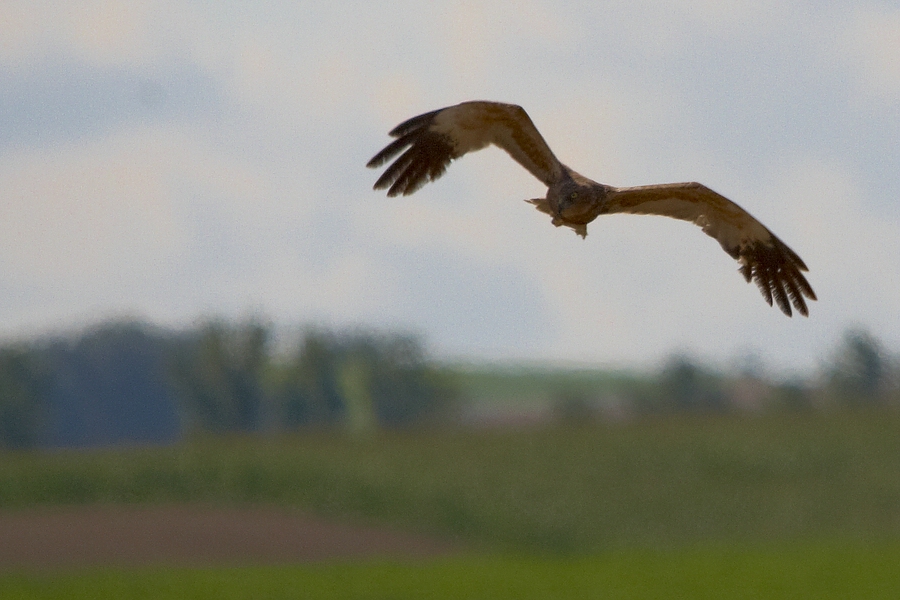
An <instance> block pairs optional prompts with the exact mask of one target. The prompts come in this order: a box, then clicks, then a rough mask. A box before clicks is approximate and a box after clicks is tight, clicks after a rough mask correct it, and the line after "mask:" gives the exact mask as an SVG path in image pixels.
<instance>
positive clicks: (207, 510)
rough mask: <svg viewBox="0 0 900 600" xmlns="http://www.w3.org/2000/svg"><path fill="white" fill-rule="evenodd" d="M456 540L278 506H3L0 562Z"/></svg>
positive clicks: (184, 558)
mask: <svg viewBox="0 0 900 600" xmlns="http://www.w3.org/2000/svg"><path fill="white" fill-rule="evenodd" d="M458 550H459V546H458V545H455V544H453V543H451V542H447V541H442V540H437V539H433V538H428V537H426V536H419V535H414V534H410V533H404V532H400V531H395V530H391V529H388V528H383V527H374V526H359V525H348V524H346V523H338V522H330V521H325V520H322V519H320V518H317V517H311V516H309V515H303V514H301V513H298V512H294V511H291V510H290V509H282V508H277V507H247V508H225V507H209V506H194V505H185V506H181V505H164V506H84V507H53V508H42V509H29V510H24V511H15V512H0V570H9V569H17V568H56V567H81V566H90V565H115V566H128V565H145V564H165V565H184V566H203V565H248V564H278V563H292V562H312V561H326V560H340V559H357V558H375V557H379V558H404V559H409V558H417V557H427V556H435V555H439V554H447V553H451V552H454V551H458Z"/></svg>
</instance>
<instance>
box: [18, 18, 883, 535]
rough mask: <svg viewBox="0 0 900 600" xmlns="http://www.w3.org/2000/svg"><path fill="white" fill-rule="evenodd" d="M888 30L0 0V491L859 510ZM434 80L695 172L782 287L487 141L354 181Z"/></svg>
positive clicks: (632, 175) (772, 517) (452, 505)
mask: <svg viewBox="0 0 900 600" xmlns="http://www.w3.org/2000/svg"><path fill="white" fill-rule="evenodd" d="M898 56H900V10H898V9H897V8H896V7H895V6H892V5H891V4H890V3H885V2H879V1H876V0H866V1H862V2H860V1H855V2H841V1H834V2H826V3H822V2H811V1H810V2H806V1H795V2H781V1H778V2H775V1H768V0H753V1H750V0H747V1H742V0H720V1H707V2H699V3H698V2H690V3H687V2H679V1H670V2H658V1H654V2H644V1H641V0H637V1H635V0H631V1H629V2H618V1H614V2H602V3H597V2H578V1H567V0H558V1H540V0H519V1H517V2H515V3H507V2H487V1H485V2H481V1H476V0H472V1H464V2H454V3H438V4H435V3H422V2H383V3H373V2H368V3H364V2H341V1H333V2H316V1H302V0H301V1H299V2H281V1H277V0H271V1H268V0H261V1H257V2H253V3H241V2H202V1H190V2H189V1H186V0H185V1H179V0H160V1H156V2H153V1H141V0H133V1H129V0H122V1H114V0H106V1H104V0H97V1H84V2H81V1H77V2H52V1H49V2H34V1H29V2H25V1H20V0H5V1H4V2H3V3H2V4H0V446H2V447H4V448H5V449H6V451H5V452H4V453H3V454H0V457H3V458H2V461H0V463H2V464H0V479H2V481H3V482H4V483H3V485H0V505H2V506H4V507H8V508H11V507H19V508H21V507H24V506H33V505H41V504H54V503H76V504H77V503H89V502H98V501H102V502H126V503H127V502H141V501H157V500H165V501H196V500H198V499H199V500H204V501H210V500H215V501H222V502H260V501H265V502H282V503H287V504H290V505H298V506H303V507H306V508H311V509H314V510H316V511H319V512H321V513H322V514H332V515H356V516H364V517H366V518H372V519H376V520H381V521H384V522H389V523H393V524H399V525H401V526H403V527H410V528H413V529H419V530H422V531H426V532H430V533H435V534H437V535H450V534H452V535H454V536H460V537H461V538H462V539H464V540H470V541H471V540H480V542H479V543H481V542H485V540H487V541H489V542H490V543H495V542H497V541H498V540H499V541H500V542H501V543H503V544H507V545H509V546H511V547H517V548H530V549H534V548H543V549H548V548H549V549H551V550H592V551H593V550H597V549H602V548H608V547H613V546H616V545H629V544H654V543H682V542H685V541H691V540H697V539H738V538H740V539H744V538H752V537H753V536H766V535H771V536H774V537H778V536H787V537H790V536H794V535H797V536H808V537H815V536H819V535H845V536H849V537H854V536H856V537H859V536H862V537H865V536H867V535H876V536H877V535H893V536H896V534H897V533H898V532H900V518H898V516H897V515H898V514H900V512H898V506H900V479H898V472H900V468H897V467H898V460H900V448H898V447H897V442H896V441H894V440H896V439H898V436H897V435H896V433H897V432H898V424H900V423H898V418H897V413H896V408H897V407H898V406H900V360H898V354H897V352H898V349H900V319H898V318H897V314H898V308H900V268H898V265H897V257H898V256H900V236H897V234H896V232H897V230H898V228H900V211H898V210H897V197H898V194H900V151H898V150H900V148H898V140H900V118H898V117H900V60H897V57H898ZM472 99H488V100H497V101H503V102H511V103H516V104H520V105H522V106H523V107H524V108H525V109H526V110H527V111H528V113H529V114H530V116H531V118H532V119H533V121H534V122H535V124H536V125H537V126H538V128H539V129H540V130H541V132H542V134H543V135H544V137H545V138H546V140H547V141H548V143H549V144H550V145H551V147H552V148H553V149H554V151H555V153H556V154H557V156H558V157H559V158H560V159H561V160H562V161H563V162H565V163H567V164H569V165H571V166H572V167H573V168H575V169H576V170H578V171H579V172H582V173H584V174H585V175H587V176H589V177H591V178H594V179H596V180H598V181H601V182H604V183H608V184H611V185H623V186H624V185H641V184H651V183H662V182H675V181H700V182H702V183H704V184H706V185H708V186H709V187H711V188H713V189H715V190H716V191H718V192H720V193H722V194H724V195H725V196H727V197H729V198H731V199H733V200H734V201H736V202H737V203H738V204H740V205H741V206H743V207H744V208H745V209H747V210H748V211H750V212H751V213H752V214H753V215H754V216H756V217H757V218H759V219H760V220H761V221H762V222H763V223H764V224H765V225H766V226H768V227H769V228H770V229H771V230H772V231H773V232H774V233H775V234H776V235H778V236H779V237H780V238H782V239H783V240H784V241H785V242H786V243H787V244H788V245H790V246H791V247H792V248H793V249H794V250H795V251H796V252H797V253H798V254H799V255H800V256H801V257H802V258H803V259H804V261H805V262H806V263H807V264H808V266H809V268H810V272H809V275H808V278H809V281H810V283H811V284H812V286H813V288H814V289H815V291H816V293H817V294H818V297H819V301H818V302H814V303H812V304H811V306H810V316H809V318H808V319H807V318H802V317H794V318H791V319H789V318H786V317H784V316H783V315H782V314H781V313H780V312H779V311H778V310H777V308H770V307H769V306H767V305H766V303H765V302H764V301H763V300H762V299H761V298H760V295H759V293H758V291H757V290H756V289H755V287H754V286H752V285H747V284H746V283H745V282H744V280H743V278H742V277H740V276H739V274H738V273H737V272H736V271H737V265H736V264H735V263H734V261H733V260H732V259H731V258H730V257H729V256H727V255H726V254H725V253H723V252H722V251H721V250H720V249H719V247H718V245H717V244H716V243H715V241H714V240H712V239H710V238H708V237H707V236H705V235H703V234H702V232H701V231H699V230H698V229H697V228H696V227H694V226H693V225H690V224H687V223H682V222H677V221H674V220H671V219H663V218H651V217H635V216H627V215H622V216H609V217H604V218H602V219H598V220H597V221H595V222H594V223H592V224H591V225H590V227H589V233H590V235H589V236H588V237H587V239H586V240H582V239H580V238H578V237H577V236H575V235H574V234H573V233H572V232H571V231H569V230H567V229H564V228H563V229H556V228H554V227H552V226H551V225H550V223H549V220H548V219H547V217H546V215H542V214H540V213H538V212H537V211H535V210H534V209H533V208H532V207H530V206H528V205H526V204H524V203H523V202H522V200H524V199H526V198H533V197H537V196H541V195H543V194H544V188H543V186H542V185H541V184H540V183H539V182H538V181H536V180H535V179H533V178H532V177H531V176H530V175H529V174H528V173H527V172H526V171H524V170H523V169H522V168H521V167H519V166H518V165H517V164H516V163H514V162H513V161H512V160H510V159H509V157H508V156H506V155H505V154H504V153H503V152H502V151H500V150H497V149H496V148H490V149H487V150H485V151H483V152H480V153H478V154H475V155H468V156H466V157H465V158H463V159H461V160H460V161H458V162H457V163H456V164H454V165H453V167H452V168H450V169H449V170H448V172H447V173H446V175H445V176H444V177H443V178H441V179H440V180H439V181H437V182H435V183H432V184H429V185H428V186H426V187H424V188H423V189H421V190H420V191H419V192H418V193H417V194H416V195H415V196H412V197H403V198H387V197H386V196H385V195H384V194H383V193H376V192H373V191H372V189H371V187H372V184H373V183H374V181H375V179H376V178H377V173H376V172H374V171H371V170H368V169H366V168H365V164H366V162H367V160H368V159H369V158H370V157H371V156H372V155H373V154H374V153H375V152H377V151H378V150H379V149H380V148H382V147H383V146H384V145H385V144H386V143H387V142H388V141H389V137H388V135H387V132H388V131H389V130H390V129H391V128H392V127H393V126H395V125H396V124H398V123H399V122H401V121H402V120H404V119H406V118H409V117H412V116H414V115H417V114H420V113H423V112H426V111H430V110H433V109H437V108H440V107H443V106H447V105H451V104H455V103H457V102H461V101H464V100H472ZM500 426H503V427H500ZM842 426H843V427H844V428H843V429H842V428H841V427H842ZM585 427H587V428H588V429H584V428H585ZM498 432H499V433H498ZM458 436H463V437H458ZM466 436H471V437H466ZM510 436H511V437H510ZM548 436H549V437H548ZM248 440H249V441H248ZM209 444H212V446H208V445H209ZM266 444H270V445H266ZM271 444H275V445H276V446H277V449H274V450H273V449H272V448H274V446H271ZM279 444H281V445H279ZM148 445H150V446H156V445H161V446H163V448H162V449H158V451H159V452H161V453H162V454H159V455H158V457H157V458H154V459H152V460H151V459H149V458H147V456H146V455H145V454H143V453H141V452H139V451H138V450H135V449H134V448H132V449H130V450H129V449H128V448H129V447H132V446H139V447H141V448H146V447H147V446H148ZM90 447H102V448H110V447H111V449H110V450H103V451H97V452H99V454H91V453H87V454H80V453H72V454H66V453H65V452H62V453H58V452H51V453H49V454H43V453H37V454H30V453H28V452H24V451H25V450H29V449H41V451H43V450H45V449H60V448H90ZM210 447H211V448H215V449H216V450H208V448H210ZM172 448H175V449H176V450H171V449H172ZM266 448H268V450H266ZM229 449H230V450H229ZM120 450H121V453H118V452H119V451H120ZM270 450H271V452H272V454H267V452H269V451H270ZM148 451H149V450H148ZM172 452H174V454H172ZM153 460H157V461H158V462H153ZM32 461H38V462H32ZM40 461H49V462H40ZM144 461H150V462H144ZM254 461H255V462H254ZM429 461H430V462H429ZM494 461H495V462H494ZM598 461H599V462H598ZM35 465H39V466H35ZM517 469H519V470H517ZM626 475H628V476H627V477H626ZM517 477H521V479H517ZM678 482H687V483H684V484H683V485H684V486H687V487H684V488H683V489H682V488H681V487H679V486H680V485H682V484H680V483H678ZM694 484H696V485H694ZM601 490H602V493H600V491H601ZM673 490H674V491H673ZM679 490H680V491H679ZM617 491H618V492H619V493H618V494H617V493H616V492H617ZM598 503H599V504H598ZM604 503H606V504H604ZM629 511H630V512H629ZM710 515H713V517H710ZM592 519H593V520H592ZM729 536H730V537H729Z"/></svg>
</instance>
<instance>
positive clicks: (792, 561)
mask: <svg viewBox="0 0 900 600" xmlns="http://www.w3.org/2000/svg"><path fill="white" fill-rule="evenodd" d="M898 564H900V544H897V543H894V544H892V545H889V546H888V545H881V546H876V547H872V546H861V545H851V546H846V545H844V546H834V545H830V544H794V545H778V546H776V547H774V548H772V547H769V548H765V549H760V548H749V549H741V550H736V549H731V548H715V547H714V548H699V549H691V550H682V551H679V552H652V551H620V552H613V553H608V554H605V555H602V556H592V557H578V558H569V559H563V558H543V559H541V558H535V557H531V558H525V557H519V558H514V557H496V556H486V557H464V558H456V559H442V560H438V561H429V562H423V563H420V564H397V563H393V564H391V563H377V562H376V563H371V562H367V563H359V564H352V563H351V564H326V565H312V566H287V567H243V568H229V569H225V568H220V569H165V568H146V569H116V570H112V569H105V570H97V569H95V570H90V571H83V572H76V573H58V574H52V575H47V574H42V575H36V574H16V575H6V576H0V597H2V598H4V599H5V600H25V599H32V598H33V599H48V600H49V599H60V600H62V599H65V600H105V599H110V600H113V599H116V600H126V599H131V598H135V599H151V598H154V599H155V598H186V599H196V600H205V599H234V600H237V599H248V600H250V599H253V600H256V599H259V598H268V599H278V598H285V599H286V598H307V599H310V600H353V599H363V598H365V599H385V600H387V599H393V600H404V599H409V600H414V599H415V600H419V599H423V598H424V599H429V600H439V599H447V600H451V599H452V600H457V599H460V598H496V599H506V598H508V599H510V600H512V599H519V600H530V599H534V600H538V599H541V600H543V599H554V598H558V599H560V600H564V599H565V600H567V599H579V598H620V599H628V598H645V599H649V598H692V599H703V598H709V599H721V598H730V599H740V598H765V599H771V600H777V599H781V598H797V599H806V598H816V599H817V600H829V599H846V598H884V599H891V600H893V599H894V598H897V594H898V591H900V569H898V568H897V565H898Z"/></svg>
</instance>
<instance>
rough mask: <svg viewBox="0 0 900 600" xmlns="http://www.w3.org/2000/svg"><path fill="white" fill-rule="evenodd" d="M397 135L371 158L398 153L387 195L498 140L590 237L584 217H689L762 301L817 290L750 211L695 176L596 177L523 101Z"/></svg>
mask: <svg viewBox="0 0 900 600" xmlns="http://www.w3.org/2000/svg"><path fill="white" fill-rule="evenodd" d="M390 134H391V136H393V137H395V138H397V139H396V140H394V141H393V142H392V143H391V144H389V145H388V146H387V147H385V148H384V149H383V150H382V151H381V152H379V153H378V154H376V155H375V156H374V157H373V158H372V160H370V161H369V163H368V165H367V166H369V167H373V168H374V167H379V166H381V165H383V164H384V163H386V162H388V161H390V160H391V159H393V158H394V157H396V156H397V155H399V157H398V158H396V160H394V162H393V163H392V164H391V165H390V166H389V167H388V168H387V169H386V170H385V171H384V173H382V175H381V177H380V178H379V179H378V181H377V182H376V183H375V189H383V188H388V195H389V196H397V195H401V194H402V195H408V194H412V193H413V192H415V191H416V190H417V189H419V188H420V187H421V186H422V185H424V184H425V183H427V182H428V181H434V180H435V179H437V178H438V177H440V176H441V175H442V174H443V173H444V171H445V170H446V169H447V166H448V165H449V164H450V162H451V161H452V160H454V159H456V158H459V157H460V156H462V155H464V154H466V153H468V152H474V151H476V150H480V149H482V148H485V147H487V146H488V145H491V144H493V145H496V146H498V147H500V148H502V149H503V150H505V151H506V152H507V153H509V155H510V156H511V157H512V158H513V159H514V160H515V161H516V162H518V163H519V164H521V165H522V166H523V167H525V168H526V169H527V170H528V171H529V172H530V173H531V174H532V175H534V176H535V177H537V178H538V179H539V180H540V181H542V182H543V183H544V184H545V185H546V186H547V195H546V196H545V197H544V198H536V199H533V200H528V202H530V203H531V204H533V205H535V207H536V208H537V209H538V210H540V211H541V212H544V213H547V214H548V215H550V217H551V219H552V222H553V224H554V225H556V226H557V227H559V226H563V225H565V226H566V227H570V228H571V229H573V230H574V231H575V233H577V234H578V235H580V236H582V237H585V236H587V224H588V223H590V222H591V221H593V220H594V219H596V218H597V217H598V216H600V215H603V214H611V213H632V214H653V215H662V216H667V217H672V218H675V219H681V220H684V221H691V222H693V223H695V224H696V225H698V226H700V227H701V228H702V229H703V231H704V232H705V233H706V234H707V235H709V236H711V237H713V238H715V239H716V240H717V241H718V242H719V244H720V245H721V246H722V248H723V249H724V250H725V252H727V253H728V254H729V255H731V256H732V257H733V258H735V259H736V260H737V261H738V262H740V263H741V269H740V271H741V273H742V274H743V275H744V277H745V279H746V280H747V281H748V282H749V281H751V280H755V281H756V284H757V285H758V286H759V289H760V291H761V292H762V294H763V296H764V297H765V299H766V301H767V302H768V303H769V304H770V305H771V304H772V301H773V299H774V300H775V302H777V304H778V306H779V307H780V308H781V310H782V311H783V312H784V313H785V314H786V315H788V316H790V315H791V312H792V311H791V305H792V304H793V306H794V308H795V309H796V310H797V311H798V312H799V313H800V314H802V315H804V316H805V315H807V314H808V310H807V307H806V302H805V300H804V297H806V298H808V299H810V300H815V299H816V295H815V292H813V290H812V287H811V286H810V285H809V283H808V282H807V281H806V278H805V277H804V276H803V274H802V273H801V271H806V270H807V268H806V265H805V264H804V263H803V261H802V260H801V259H800V257H799V256H797V254H796V253H794V252H793V251H792V250H791V249H790V248H788V247H787V245H785V244H784V242H782V241H781V240H779V239H778V238H777V237H775V235H774V234H772V232H770V231H769V230H768V229H767V228H766V227H765V226H764V225H763V224H762V223H760V222H759V221H757V220H756V219H754V218H753V217H752V216H751V215H750V214H749V213H748V212H747V211H745V210H744V209H742V208H741V207H740V206H738V205H737V204H735V203H734V202H732V201H731V200H729V199H728V198H726V197H724V196H722V195H720V194H718V193H716V192H714V191H713V190H711V189H709V188H708V187H706V186H704V185H702V184H699V183H694V182H690V183H666V184H659V185H647V186H638V187H623V188H617V187H614V186H610V185H605V184H602V183H597V182H596V181H593V180H591V179H588V178H587V177H584V176H583V175H581V174H579V173H577V172H575V171H573V170H572V169H570V168H569V167H567V166H566V165H564V164H563V163H561V162H560V161H559V160H558V159H557V158H556V156H555V155H554V154H553V152H552V151H551V150H550V147H549V146H548V145H547V143H546V142H545V141H544V138H543V137H542V136H541V134H540V133H539V132H538V130H537V128H536V127H535V126H534V123H532V121H531V119H530V118H529V117H528V114H527V113H526V112H525V110H524V109H522V107H520V106H516V105H512V104H501V103H498V102H484V101H476V102H463V103H462V104H457V105H455V106H449V107H447V108H443V109H440V110H436V111H433V112H429V113H425V114H422V115H419V116H417V117H413V118H412V119H409V120H407V121H404V122H403V123H401V124H400V125H398V126H397V127H395V128H394V129H393V130H392V131H391V132H390Z"/></svg>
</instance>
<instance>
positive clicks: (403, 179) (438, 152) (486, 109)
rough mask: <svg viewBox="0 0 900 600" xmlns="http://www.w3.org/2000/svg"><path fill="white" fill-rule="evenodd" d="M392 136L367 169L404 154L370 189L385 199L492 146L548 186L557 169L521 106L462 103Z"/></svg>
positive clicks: (421, 118) (410, 190)
mask: <svg viewBox="0 0 900 600" xmlns="http://www.w3.org/2000/svg"><path fill="white" fill-rule="evenodd" d="M390 135H391V136H393V137H395V138H397V139H396V140H394V141H393V142H391V143H390V144H389V145H388V146H387V147H385V148H384V149H383V150H382V151H381V152H379V153H378V154H376V155H375V156H374V157H372V160H370V161H369V162H368V164H367V165H366V166H367V167H370V168H376V167H380V166H381V165H383V164H384V163H386V162H388V161H390V160H391V159H393V158H394V157H395V156H397V155H398V154H400V153H401V152H403V154H401V155H400V157H399V158H397V159H396V160H395V161H394V162H393V163H392V164H391V165H390V166H389V167H388V168H387V169H386V170H385V172H384V173H382V175H381V177H379V178H378V181H376V182H375V189H376V190H380V189H384V188H390V189H388V196H398V195H400V194H403V195H408V194H412V193H413V192H415V191H416V190H417V189H419V188H420V187H422V186H423V185H425V183H427V182H428V181H434V180H435V179H437V178H438V177H440V176H441V175H443V174H444V171H446V170H447V166H448V165H449V164H450V161H452V160H453V159H455V158H459V157H460V156H462V155H463V154H466V153H467V152H474V151H475V150H481V149H482V148H484V147H486V146H488V145H489V144H494V145H495V146H499V147H500V148H502V149H504V150H506V152H508V153H509V155H510V156H512V157H513V159H515V160H516V162H518V163H519V164H520V165H522V166H523V167H525V168H526V169H528V171H529V172H531V174H532V175H534V176H535V177H537V178H538V179H540V180H541V181H543V182H544V183H545V184H546V185H548V186H549V185H551V184H552V183H553V182H554V181H556V180H557V179H558V178H559V177H561V176H562V165H560V163H559V161H558V160H557V159H556V157H555V156H554V155H553V152H552V151H551V150H550V147H549V146H547V142H545V141H544V138H543V137H541V134H540V133H538V130H537V128H536V127H535V126H534V123H532V122H531V119H530V118H529V117H528V114H527V113H526V112H525V109H523V108H522V107H521V106H516V105H514V104H501V103H499V102H483V101H475V102H463V103H462V104H457V105H455V106H448V107H447V108H442V109H440V110H436V111H433V112H430V113H425V114H423V115H419V116H418V117H413V118H412V119H409V120H408V121H404V122H403V123H401V124H399V125H397V126H396V127H395V128H394V129H393V130H392V131H391V133H390Z"/></svg>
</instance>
